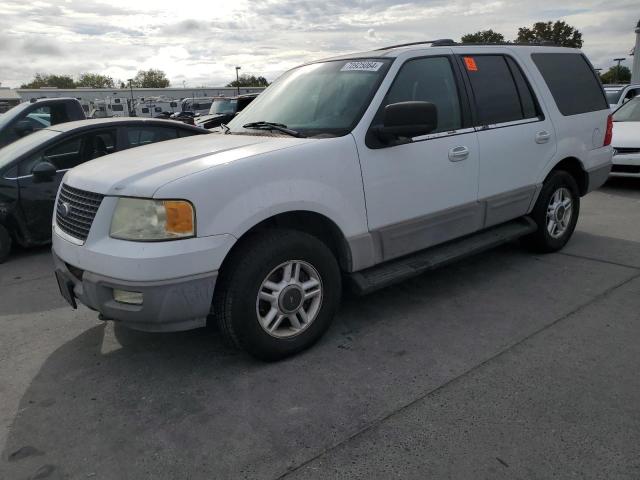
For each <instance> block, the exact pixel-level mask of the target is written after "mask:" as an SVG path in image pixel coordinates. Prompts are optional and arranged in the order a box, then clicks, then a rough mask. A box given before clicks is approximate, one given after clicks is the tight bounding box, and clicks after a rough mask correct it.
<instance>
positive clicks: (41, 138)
mask: <svg viewBox="0 0 640 480" xmlns="http://www.w3.org/2000/svg"><path fill="white" fill-rule="evenodd" d="M57 135H60V132H56V131H54V130H46V129H43V130H38V131H37V132H35V133H32V134H31V135H27V136H26V137H22V138H21V139H19V140H16V141H15V142H13V143H10V144H9V145H7V146H5V147H2V148H0V168H3V167H6V166H7V165H8V164H9V163H10V162H12V161H13V160H15V159H16V158H17V157H19V156H21V155H23V154H25V153H27V152H28V151H29V150H31V149H33V148H35V147H37V146H38V145H40V144H42V143H44V142H46V141H47V140H50V139H52V138H53V137H55V136H57Z"/></svg>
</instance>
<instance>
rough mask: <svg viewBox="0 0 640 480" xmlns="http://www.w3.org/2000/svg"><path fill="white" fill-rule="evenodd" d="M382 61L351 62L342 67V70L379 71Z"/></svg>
mask: <svg viewBox="0 0 640 480" xmlns="http://www.w3.org/2000/svg"><path fill="white" fill-rule="evenodd" d="M381 66H382V62H349V63H345V65H344V66H343V67H342V68H341V69H340V71H341V72H377V71H378V70H380V67H381Z"/></svg>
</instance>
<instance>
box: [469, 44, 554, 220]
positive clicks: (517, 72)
mask: <svg viewBox="0 0 640 480" xmlns="http://www.w3.org/2000/svg"><path fill="white" fill-rule="evenodd" d="M458 59H459V61H460V65H461V67H462V69H463V70H464V72H465V75H466V78H467V81H468V85H469V87H470V92H471V93H470V94H471V97H472V104H473V105H474V106H475V120H474V126H475V127H476V130H477V132H478V142H479V146H480V168H479V181H478V199H479V201H480V202H482V203H484V204H485V206H486V217H485V226H490V225H495V224H498V223H501V222H504V221H507V220H510V219H512V218H516V217H519V216H521V215H524V214H526V213H527V212H528V210H529V206H530V204H531V200H532V199H533V197H534V195H535V192H536V188H537V186H536V179H537V173H538V172H539V171H540V169H541V168H542V167H543V166H544V165H546V163H547V162H549V161H550V160H551V159H552V158H553V156H554V155H555V152H556V138H555V131H554V127H553V124H552V123H551V120H550V119H549V116H548V115H545V113H544V112H543V110H542V107H541V104H540V102H539V101H538V99H537V96H536V95H535V93H534V91H533V89H532V87H531V84H530V83H529V81H528V80H527V78H526V77H525V75H524V73H523V69H522V67H521V66H520V65H519V63H518V61H517V60H516V59H515V58H514V57H512V56H510V55H507V54H503V53H491V54H475V53H468V54H462V55H460V56H459V57H458Z"/></svg>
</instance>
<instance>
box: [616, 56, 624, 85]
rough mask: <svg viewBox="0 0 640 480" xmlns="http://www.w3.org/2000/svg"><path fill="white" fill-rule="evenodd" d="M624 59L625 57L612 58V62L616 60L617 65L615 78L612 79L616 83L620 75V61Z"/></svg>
mask: <svg viewBox="0 0 640 480" xmlns="http://www.w3.org/2000/svg"><path fill="white" fill-rule="evenodd" d="M625 60H626V58H625V57H621V58H614V59H613V61H614V62H618V66H617V67H616V75H615V79H614V81H613V83H618V78H619V77H620V62H623V61H625Z"/></svg>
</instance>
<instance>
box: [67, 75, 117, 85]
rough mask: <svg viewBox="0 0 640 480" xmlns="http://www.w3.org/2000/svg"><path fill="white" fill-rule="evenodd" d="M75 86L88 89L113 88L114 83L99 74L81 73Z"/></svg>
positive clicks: (111, 79)
mask: <svg viewBox="0 0 640 480" xmlns="http://www.w3.org/2000/svg"><path fill="white" fill-rule="evenodd" d="M76 85H77V86H78V87H90V88H114V87H115V82H114V81H113V78H111V77H108V76H106V75H100V74H99V73H81V74H80V77H79V78H78V81H77V82H76Z"/></svg>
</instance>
